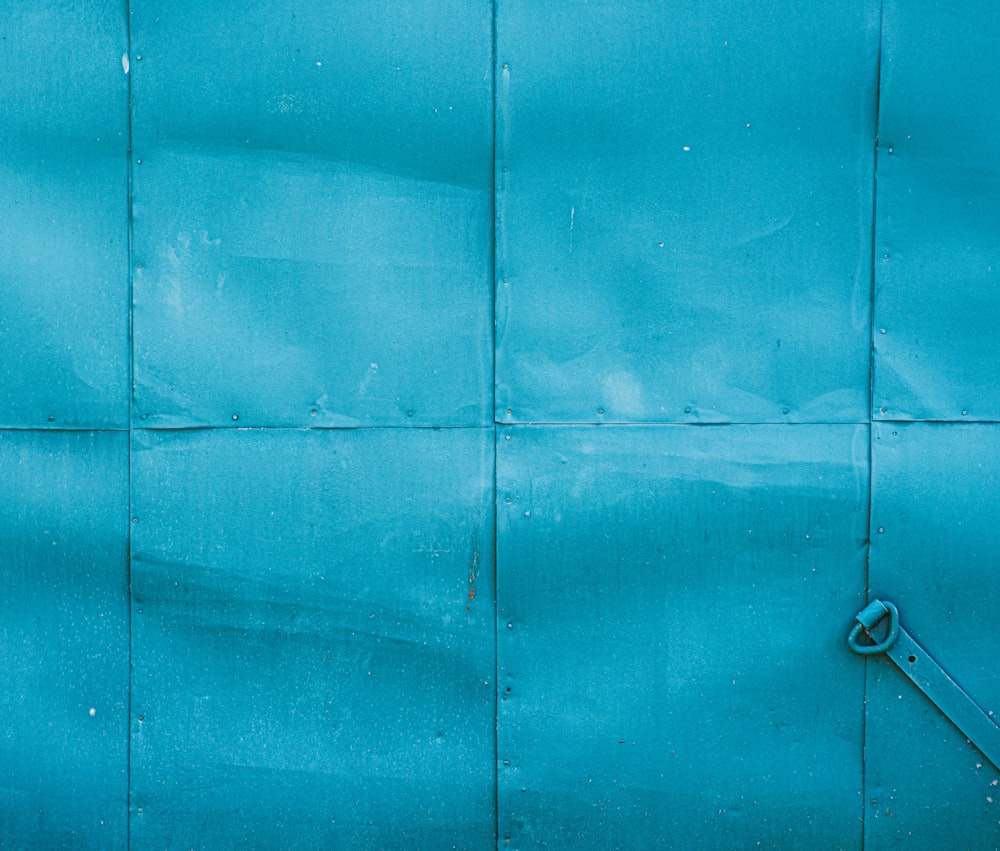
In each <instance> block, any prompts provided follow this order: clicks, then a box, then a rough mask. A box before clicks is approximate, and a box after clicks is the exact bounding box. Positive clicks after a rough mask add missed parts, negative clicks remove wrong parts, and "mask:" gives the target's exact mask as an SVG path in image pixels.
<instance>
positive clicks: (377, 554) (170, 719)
mask: <svg viewBox="0 0 1000 851" xmlns="http://www.w3.org/2000/svg"><path fill="white" fill-rule="evenodd" d="M132 463H133V493H134V496H133V513H134V515H135V517H134V522H135V525H134V526H133V536H132V546H133V550H132V551H133V562H132V587H133V593H134V598H133V607H134V608H133V645H132V652H133V660H134V680H133V698H132V710H133V720H132V773H131V776H132V843H133V847H157V848H189V847H199V848H229V847H242V846H243V845H245V844H249V845H250V846H252V847H257V848H281V847H289V846H292V847H300V848H400V847H410V846H415V847H421V848H450V847H452V846H453V845H454V846H456V847H459V848H485V847H488V846H489V845H491V844H492V842H493V831H494V794H495V786H494V777H495V773H494V717H495V705H494V704H495V685H494V682H493V680H494V641H495V637H494V635H495V634H494V624H495V620H494V607H493V600H494V591H493V506H492V490H493V429H492V428H489V429H440V430H431V429H364V430H346V431H344V430H334V431H331V430H277V429H266V430H249V431H243V430H235V429H226V430H207V431H200V430H194V431H179V432H174V431H144V432H138V433H137V434H136V437H135V444H134V452H133V457H132ZM136 521H137V522H136Z"/></svg>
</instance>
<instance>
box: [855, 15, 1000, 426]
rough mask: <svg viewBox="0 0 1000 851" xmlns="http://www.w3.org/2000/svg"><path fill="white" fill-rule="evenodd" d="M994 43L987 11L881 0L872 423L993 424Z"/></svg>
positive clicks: (997, 166)
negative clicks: (882, 30) (882, 32)
mask: <svg viewBox="0 0 1000 851" xmlns="http://www.w3.org/2000/svg"><path fill="white" fill-rule="evenodd" d="M998 37H1000V18H998V16H997V15H996V10H995V7H994V6H993V5H992V4H989V3H972V4H963V6H962V9H961V12H960V13H959V11H958V10H957V9H954V8H952V7H950V6H947V5H945V4H942V3H936V2H931V0H923V1H922V2H916V3H912V2H906V3H901V2H896V0H887V2H886V7H885V43H884V48H883V50H884V54H883V63H882V95H881V100H880V104H881V109H880V113H881V114H880V119H879V161H878V228H877V243H878V247H877V260H876V265H875V270H876V277H875V284H876V286H875V325H876V329H877V331H876V334H875V393H874V405H875V411H874V415H875V417H876V418H881V419H893V420H900V419H902V420H908V419H918V420H958V419H973V420H993V421H995V420H1000V393H998V392H997V375H998V374H1000V347H998V346H997V328H998V327H1000V289H998V286H997V280H998V276H1000V203H998V198H1000V152H998V149H997V146H996V145H994V144H992V143H991V141H990V140H992V139H995V138H996V137H997V134H998V133H1000V115H998V113H997V111H996V110H995V109H993V108H992V107H991V104H992V101H993V98H994V95H995V93H996V92H997V90H998V89H1000V63H997V62H996V61H995V60H994V58H993V56H994V52H995V47H994V46H995V44H996V40H997V38H998Z"/></svg>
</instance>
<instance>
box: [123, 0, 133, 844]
mask: <svg viewBox="0 0 1000 851" xmlns="http://www.w3.org/2000/svg"><path fill="white" fill-rule="evenodd" d="M125 49H126V51H127V52H126V56H127V57H128V63H129V65H130V66H131V65H132V7H131V4H130V2H129V0H125ZM125 79H126V86H127V98H126V104H127V110H128V115H127V129H128V154H127V157H128V167H127V169H126V196H125V203H126V212H127V222H128V224H127V227H128V236H127V254H128V270H127V275H128V517H127V519H126V523H127V525H128V542H127V546H126V553H127V560H126V566H125V582H126V593H127V595H128V695H127V699H126V726H125V729H126V731H127V735H128V740H127V742H126V768H125V778H126V783H127V784H128V789H127V791H126V796H125V801H126V815H125V847H126V848H131V847H132V528H133V523H132V442H133V436H134V435H133V419H132V405H133V402H134V400H135V355H134V343H133V340H132V292H133V286H134V282H133V278H134V275H133V255H132V250H133V246H132V178H133V175H132V168H133V166H132V71H131V67H130V69H129V72H128V73H126V75H125Z"/></svg>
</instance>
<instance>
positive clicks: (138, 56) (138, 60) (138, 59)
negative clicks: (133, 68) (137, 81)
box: [135, 53, 142, 62]
mask: <svg viewBox="0 0 1000 851" xmlns="http://www.w3.org/2000/svg"><path fill="white" fill-rule="evenodd" d="M135 61H136V62H142V56H141V55H140V54H138V53H137V54H136V56H135Z"/></svg>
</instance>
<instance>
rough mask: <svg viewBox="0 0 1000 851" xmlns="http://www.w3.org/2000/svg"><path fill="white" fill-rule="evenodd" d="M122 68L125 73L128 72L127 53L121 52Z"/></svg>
mask: <svg viewBox="0 0 1000 851" xmlns="http://www.w3.org/2000/svg"><path fill="white" fill-rule="evenodd" d="M122 70H123V71H124V72H125V73H126V74H127V73H128V54H127V53H123V54H122Z"/></svg>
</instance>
